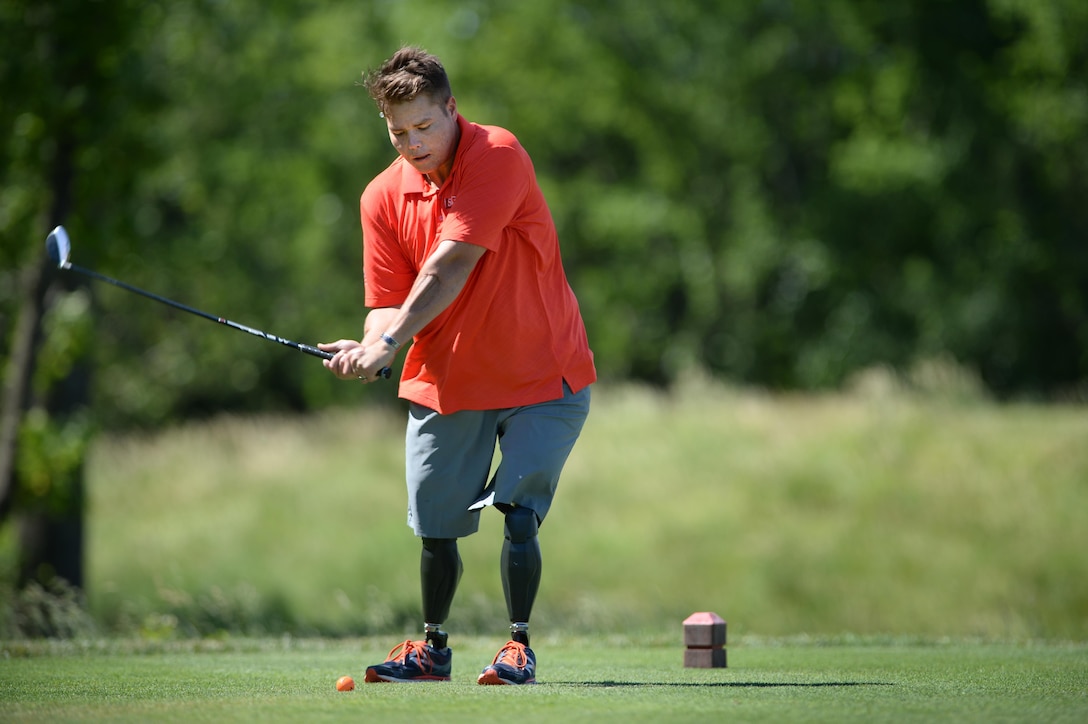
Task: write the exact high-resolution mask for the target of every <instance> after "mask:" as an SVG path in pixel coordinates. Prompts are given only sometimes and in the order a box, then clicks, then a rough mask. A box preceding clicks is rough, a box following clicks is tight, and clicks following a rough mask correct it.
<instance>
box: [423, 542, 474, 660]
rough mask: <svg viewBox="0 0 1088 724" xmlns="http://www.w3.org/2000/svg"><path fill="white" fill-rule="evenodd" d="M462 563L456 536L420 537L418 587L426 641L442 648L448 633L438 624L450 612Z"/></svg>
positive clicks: (443, 620)
mask: <svg viewBox="0 0 1088 724" xmlns="http://www.w3.org/2000/svg"><path fill="white" fill-rule="evenodd" d="M463 570H464V566H463V565H462V563H461V554H460V553H459V552H458V551H457V539H456V538H424V539H423V551H422V553H421V554H420V558H419V579H420V587H421V588H422V590H423V622H424V633H425V635H426V640H427V643H429V644H430V645H431V646H433V647H435V648H436V649H444V648H446V640H447V639H448V635H447V634H446V632H444V631H442V629H441V625H442V624H443V623H445V621H446V618H447V617H448V616H449V615H450V605H451V604H452V603H453V596H454V594H455V593H456V592H457V584H458V583H459V582H460V580H461V573H462V571H463Z"/></svg>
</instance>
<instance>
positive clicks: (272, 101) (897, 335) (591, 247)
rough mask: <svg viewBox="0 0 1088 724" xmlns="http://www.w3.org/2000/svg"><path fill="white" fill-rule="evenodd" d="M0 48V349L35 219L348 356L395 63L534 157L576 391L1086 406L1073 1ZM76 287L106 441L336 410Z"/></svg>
mask: <svg viewBox="0 0 1088 724" xmlns="http://www.w3.org/2000/svg"><path fill="white" fill-rule="evenodd" d="M91 27H93V28H95V31H94V32H88V28H91ZM0 33H2V37H3V41H4V42H3V44H4V48H5V50H4V53H3V61H2V63H0V95H2V97H3V104H2V110H0V129H2V132H0V133H2V137H3V138H4V140H5V142H4V145H3V146H2V147H0V268H2V270H3V271H2V274H0V320H2V321H3V327H4V330H5V335H4V339H5V340H6V339H7V337H8V335H7V333H6V332H7V331H8V330H9V329H10V327H11V325H12V323H13V319H14V314H15V307H16V305H17V297H18V295H17V293H16V292H17V289H18V276H17V270H19V269H20V268H22V267H24V266H26V265H27V264H29V263H31V261H32V260H34V259H36V258H38V256H39V255H40V254H41V253H42V243H41V239H42V238H43V237H44V233H45V231H47V229H48V224H50V223H55V222H56V221H63V222H64V223H65V224H66V225H67V226H68V228H69V231H70V232H71V234H72V238H73V257H74V261H75V262H76V263H78V264H81V265H83V266H89V267H91V268H95V269H97V270H99V271H102V272H103V273H107V274H110V275H111V276H115V277H117V278H120V279H123V280H125V281H128V282H129V283H132V284H135V285H137V286H141V287H143V288H146V289H149V290H152V291H155V292H157V293H159V294H162V295H164V296H168V297H170V298H173V299H177V300H179V301H182V302H185V303H188V304H191V305H192V306H196V307H198V308H200V309H204V310H207V311H210V312H213V313H216V314H220V315H222V316H225V317H228V318H230V319H234V320H236V321H239V322H242V323H245V324H249V325H251V326H255V327H258V328H261V329H268V330H271V331H274V332H276V333H277V334H280V335H282V336H285V337H288V338H291V339H298V340H300V341H311V342H312V341H319V340H330V339H335V338H339V337H343V336H356V335H358V334H359V332H360V325H361V319H362V315H363V311H362V309H361V300H362V285H361V274H360V270H359V266H360V264H359V257H360V248H359V247H360V240H359V231H358V220H357V211H356V203H357V199H358V195H359V193H360V192H361V190H362V188H363V186H364V185H365V184H366V182H367V181H368V180H369V179H370V178H371V177H372V176H373V175H374V174H375V173H377V172H378V171H379V170H380V169H381V168H382V167H383V166H384V165H385V164H386V163H388V162H389V161H390V160H391V159H392V157H393V152H392V149H391V148H390V147H389V144H388V142H387V140H386V138H385V134H384V126H383V125H382V123H381V121H380V119H379V118H378V117H377V114H376V112H375V111H374V109H373V107H372V105H371V103H370V102H369V100H368V99H367V98H366V95H365V92H364V91H363V90H362V89H361V88H358V87H356V85H355V84H356V82H357V80H358V79H359V77H360V72H361V71H363V70H365V69H367V68H369V67H373V66H374V65H376V64H378V63H379V62H380V61H381V60H382V59H384V58H385V57H387V56H388V55H389V54H390V53H391V52H392V51H393V50H394V49H395V48H396V47H397V46H399V45H400V44H401V43H403V42H411V43H415V44H419V45H422V46H424V47H426V48H428V49H429V50H432V51H433V52H436V53H438V54H439V55H440V56H441V57H443V59H444V60H445V62H446V64H447V66H448V69H449V71H450V74H451V76H452V79H453V83H454V90H455V93H456V94H457V96H458V99H459V101H460V107H461V110H462V112H463V113H464V114H465V115H466V116H467V117H468V118H470V119H471V120H475V121H478V122H483V123H495V124H499V125H504V126H507V127H509V128H510V129H512V130H513V131H514V132H515V133H517V134H518V136H519V137H520V138H521V140H522V141H523V143H524V144H525V146H526V147H527V148H528V149H529V151H530V153H531V154H532V155H533V157H534V160H535V162H536V164H537V170H538V173H539V176H540V179H541V182H542V184H543V185H544V187H545V191H546V193H547V195H548V198H549V200H550V202H551V205H552V208H553V213H554V215H555V218H556V221H557V224H558V226H559V229H560V234H561V238H562V241H563V244H564V256H565V259H566V263H567V265H568V270H569V273H570V277H571V281H572V284H573V286H574V287H575V290H576V292H577V293H578V295H579V298H580V299H581V301H582V304H583V308H584V312H585V315H586V319H587V323H588V325H589V327H590V335H591V341H592V344H593V347H594V349H595V351H596V353H597V360H598V364H599V368H600V371H601V373H602V376H603V377H604V378H605V379H637V380H649V381H652V382H654V383H655V384H664V385H669V384H671V383H672V382H673V381H674V379H675V377H676V375H678V374H680V370H683V369H687V368H689V367H691V366H698V367H702V368H705V369H707V370H709V371H710V372H711V373H713V374H715V375H717V376H721V377H724V378H727V379H730V380H733V381H736V382H742V383H753V384H758V385H765V386H770V387H776V388H810V389H811V388H829V387H836V386H838V385H840V384H842V382H843V381H844V380H846V379H848V378H849V377H850V376H851V375H852V374H854V373H855V372H857V371H858V370H860V369H864V368H867V367H869V366H872V365H874V364H880V363H883V364H890V365H893V366H897V367H901V368H907V367H909V366H910V365H912V364H913V363H915V362H916V361H918V360H922V359H929V358H934V357H939V356H947V357H950V358H952V359H955V360H957V361H958V362H959V363H960V364H962V365H964V366H966V367H967V368H969V369H972V370H974V371H976V372H977V373H978V374H979V375H980V376H981V378H982V379H983V380H984V382H985V384H986V385H987V386H988V387H989V388H990V389H992V390H993V391H995V392H996V393H998V394H1001V395H1031V396H1045V397H1054V396H1061V397H1070V396H1073V397H1077V398H1080V397H1083V384H1084V380H1085V376H1086V371H1088V300H1086V299H1085V294H1086V292H1085V290H1086V289H1088V285H1086V284H1085V283H1084V282H1085V280H1086V279H1088V244H1086V243H1085V238H1086V231H1088V211H1086V210H1085V207H1084V204H1083V199H1084V198H1086V197H1088V122H1086V121H1088V86H1086V78H1088V62H1086V57H1088V46H1085V44H1084V43H1083V42H1082V41H1083V38H1084V37H1088V7H1086V6H1085V5H1084V3H1081V2H1078V1H1077V0H1038V1H1036V0H1032V1H1030V2H1028V1H1027V0H1024V1H1018V0H961V1H959V2H955V3H948V2H937V1H933V0H927V1H923V2H914V3H872V2H864V1H862V0H830V1H827V2H824V1H822V0H821V1H817V0H793V1H791V2H787V1H785V0H782V1H779V2H739V3H719V2H710V1H709V0H704V1H697V0H692V1H689V2H683V3H652V2H618V1H613V2H609V1H607V0H604V1H600V2H573V1H570V0H545V1H541V2H533V3H504V2H498V1H497V0H475V1H470V2H458V3H449V2H439V1H437V0H411V1H408V2H392V1H389V0H379V1H375V2H361V3H333V2H318V1H316V0H312V1H310V2H257V0H232V1H231V2H223V3H219V2H206V1H203V0H179V1H178V2H170V3H165V2H129V1H128V0H114V1H113V2H108V3H106V2H100V3H87V2H75V1H73V0H54V1H52V2H35V3H26V2H15V1H13V0H3V2H0ZM62 148H71V149H74V155H73V159H74V161H73V165H74V168H73V169H72V170H73V180H74V182H73V184H72V185H71V187H70V189H68V190H64V189H63V188H61V189H58V188H57V187H56V186H55V185H51V174H54V177H55V170H54V171H51V170H50V169H51V165H50V164H51V163H52V162H53V161H54V160H55V159H56V158H58V154H59V153H60V150H61V149H62ZM58 192H59V193H68V194H70V199H68V200H67V201H68V203H66V204H62V205H60V207H61V208H64V209H66V211H65V212H64V213H63V215H62V218H59V219H58V218H51V217H50V211H49V210H50V209H56V208H58V204H57V199H56V198H55V196H56V194H57V193H58ZM54 215H55V214H54ZM74 293H78V294H82V295H88V294H89V295H91V296H92V297H93V300H92V301H90V302H89V303H87V304H85V310H86V311H85V318H84V319H83V320H82V321H80V320H79V319H75V320H73V319H71V318H70V317H66V318H64V319H65V320H67V321H65V322H64V323H67V324H69V325H73V324H75V325H78V324H83V325H85V326H88V327H92V326H93V333H90V334H88V333H85V334H83V337H82V338H83V339H84V340H85V346H84V347H83V348H82V349H90V350H91V353H92V354H93V359H94V365H93V366H94V369H95V370H96V377H95V382H94V389H95V391H96V393H95V394H96V399H97V403H98V404H97V405H96V407H95V409H96V413H95V414H96V418H97V419H99V420H100V421H101V422H102V423H103V424H106V425H109V426H119V425H120V426H128V425H133V424H139V425H159V424H162V423H163V422H166V421H168V420H171V419H175V418H177V417H179V416H189V415H193V414H202V413H207V412H210V411H217V410H224V409H237V410H242V409H245V410H253V409H284V408H293V409H312V408H319V407H323V406H327V405H331V404H336V403H337V402H338V396H339V394H340V392H341V391H342V390H341V389H340V388H338V387H337V385H336V384H335V381H334V380H333V379H332V378H331V377H330V376H327V375H325V374H323V373H322V372H321V371H320V370H317V369H316V368H315V365H316V362H315V361H314V360H312V359H309V358H305V357H303V356H301V355H296V354H293V353H289V352H288V351H287V350H284V349H281V348H275V347H271V346H269V345H266V344H264V343H262V342H260V341H258V340H255V339H253V338H249V337H247V336H245V335H237V334H234V333H229V334H228V333H226V332H225V331H219V332H216V331H214V330H212V329H210V328H209V327H208V326H207V323H206V322H201V321H200V320H197V319H195V318H185V317H183V316H182V315H178V314H176V313H174V312H172V311H170V310H167V309H165V308H161V307H159V306H158V305H155V304H154V303H151V302H144V301H141V300H137V299H135V298H134V297H131V295H128V294H125V293H123V292H120V291H117V290H113V289H110V288H105V289H103V288H95V289H90V290H87V289H83V290H78V291H76V292H74ZM62 321H64V320H62V319H56V320H54V321H53V322H51V326H50V327H49V329H48V330H47V337H48V338H53V337H54V336H55V335H58V334H61V333H62V330H60V329H59V325H61V324H62ZM86 340H93V342H92V341H86ZM3 344H7V342H4V343H3ZM88 344H89V345H91V346H90V347H87V346H86V345H88ZM391 388H392V386H388V387H387V388H386V389H376V390H375V391H374V393H373V394H374V396H379V397H380V396H385V397H386V398H389V399H391V397H392V389H391Z"/></svg>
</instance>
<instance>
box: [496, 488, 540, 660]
mask: <svg viewBox="0 0 1088 724" xmlns="http://www.w3.org/2000/svg"><path fill="white" fill-rule="evenodd" d="M538 526H539V523H538V521H537V518H536V513H535V512H533V511H532V510H531V509H529V508H512V509H510V510H509V511H508V512H507V513H506V540H505V541H504V542H503V546H502V590H503V593H505V594H506V610H507V613H509V614H510V622H511V623H525V624H527V623H528V622H529V614H531V613H532V611H533V602H534V601H535V600H536V593H537V589H538V588H539V587H540V571H541V568H542V561H541V557H540V542H539V540H538V539H537V535H536V534H537V528H538ZM517 633H518V634H522V635H523V637H524V639H525V640H524V641H521V643H524V644H528V643H529V641H528V638H529V636H528V631H527V630H526V631H524V632H522V631H518V632H517ZM515 640H517V638H515Z"/></svg>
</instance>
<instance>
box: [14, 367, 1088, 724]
mask: <svg viewBox="0 0 1088 724" xmlns="http://www.w3.org/2000/svg"><path fill="white" fill-rule="evenodd" d="M360 388H361V386H360ZM947 392H948V394H944V393H942V392H941V391H940V390H938V391H937V392H931V393H930V394H928V395H913V394H905V393H903V392H902V390H900V389H896V388H895V387H894V386H893V387H890V388H888V387H885V388H880V387H876V388H867V391H866V392H864V393H851V394H838V395H825V396H814V395H805V396H773V395H765V394H760V393H758V392H750V391H738V390H735V389H729V388H725V387H722V386H718V385H715V384H713V383H710V382H706V381H700V380H698V379H696V378H694V377H693V378H691V379H689V380H688V381H687V382H686V383H685V386H682V387H681V388H680V389H679V390H677V391H676V393H675V394H673V395H671V396H664V395H661V394H658V393H656V392H653V391H648V390H645V389H637V388H615V389H609V388H608V387H606V386H601V388H600V389H597V390H595V399H594V408H593V412H592V413H591V417H590V420H589V421H588V423H587V425H586V429H585V432H584V434H583V437H582V439H581V441H580V442H579V444H578V447H576V448H575V451H574V454H573V455H572V456H571V459H570V462H569V464H568V466H567V470H566V473H565V475H564V478H563V482H562V483H561V486H560V492H559V495H558V498H557V500H556V503H555V506H554V507H553V509H552V514H551V515H550V516H549V518H548V519H547V520H546V521H545V523H544V525H543V526H542V528H541V546H542V548H543V551H544V579H543V581H542V586H541V594H540V597H539V599H538V601H537V607H536V609H535V610H534V613H533V620H532V625H533V645H534V649H536V651H537V654H538V657H539V670H538V679H539V681H540V683H539V684H538V685H537V686H533V687H521V688H512V687H479V686H476V685H475V683H474V682H475V677H476V675H477V674H478V673H479V671H480V669H481V668H482V667H483V666H485V665H486V664H488V663H490V661H491V658H492V656H493V655H494V653H495V651H496V650H497V648H498V647H499V646H500V645H501V644H502V642H503V641H505V640H506V636H507V621H506V620H505V618H506V616H505V610H504V608H505V607H504V605H503V595H502V587H501V583H500V579H499V575H498V554H499V547H500V543H501V539H502V519H501V516H499V515H497V514H495V513H494V512H493V511H486V512H485V515H484V517H483V520H482V524H481V531H480V533H479V534H478V535H476V536H473V537H470V538H468V539H465V540H464V541H462V546H461V553H462V557H463V558H464V562H465V575H464V577H463V579H462V581H461V586H460V589H459V592H458V596H457V599H456V600H455V602H454V606H453V610H452V611H451V615H450V618H449V620H448V621H447V622H446V628H447V630H448V631H449V632H450V634H451V640H450V642H451V645H452V646H453V647H454V651H455V655H454V681H452V682H450V683H449V684H439V685H427V684H419V685H365V684H362V683H360V684H359V687H358V688H357V689H356V691H354V692H350V693H338V692H336V690H335V682H336V680H337V678H338V677H340V676H342V675H345V674H350V675H352V676H354V677H355V678H356V680H357V681H361V679H362V676H363V672H364V670H365V667H366V665H367V664H371V663H376V662H379V661H381V660H383V659H384V658H385V656H386V653H387V652H388V651H389V649H390V648H392V647H393V646H394V645H395V644H397V643H398V642H400V641H403V640H404V639H405V638H408V637H412V638H418V637H419V634H420V629H421V628H422V622H421V621H420V612H419V587H418V586H419V578H418V577H419V547H418V545H419V544H418V542H417V541H416V540H415V539H414V538H413V537H412V535H411V533H410V531H409V530H408V529H407V527H406V526H405V525H404V490H403V482H402V456H403V425H404V421H403V417H402V415H401V414H400V413H399V412H397V411H390V410H380V409H370V408H368V406H367V404H366V398H365V394H366V392H365V391H364V390H362V389H357V388H355V387H352V388H349V389H348V390H347V392H346V393H345V395H358V396H359V400H358V406H357V409H341V410H329V411H325V412H322V413H318V414H314V415H310V416H306V417H294V418H290V417H288V418H278V417H258V418H230V417H223V418H219V419H214V420H210V421H207V422H201V423H189V424H186V425H184V426H181V427H178V428H174V429H170V430H165V431H160V432H156V433H154V434H149V435H140V434H130V435H104V436H102V437H101V438H99V439H98V440H96V441H95V443H94V446H93V449H92V450H91V455H90V457H89V459H88V470H87V497H88V516H87V602H88V607H89V611H90V614H89V615H88V614H87V613H85V612H83V611H81V610H80V609H78V608H76V607H73V606H68V607H63V606H61V607H57V608H55V609H53V610H51V611H50V615H51V616H53V620H54V622H59V623H61V624H64V626H65V629H66V631H67V632H68V635H69V638H68V639H66V640H59V641H58V640H53V641H48V640H46V641H42V640H26V639H24V638H20V637H18V636H14V637H11V636H9V640H7V641H0V721H51V722H52V721H162V720H172V721H216V722H218V721H232V720H234V721H292V722H294V721H299V722H311V721H360V720H365V721H383V720H385V721H413V722H420V721H435V722H469V721H471V722H480V721H510V720H511V718H513V719H514V720H516V721H519V722H522V721H530V722H532V721H542V722H543V721H547V722H552V721H561V722H575V721H594V722H596V721H618V722H623V721H647V722H657V721H668V722H672V721H767V722H781V721H828V722H842V721H865V722H872V721H894V722H901V721H919V722H921V721H957V722H959V721H980V722H981V721H986V722H990V721H999V722H1001V721H1008V722H1044V721H1045V722H1061V721H1069V722H1082V721H1088V556H1086V555H1085V551H1086V550H1088V445H1085V440H1088V412H1086V410H1085V408H1083V407H1081V406H1073V405H1068V406H1044V405H1028V404H1021V405H996V404H993V403H990V402H987V401H985V400H982V399H979V398H978V397H971V396H969V395H968V396H966V397H965V396H962V395H960V394H959V393H960V392H961V391H960V390H958V389H956V388H953V389H951V390H948V391H947ZM11 540H12V536H11V530H10V526H9V528H8V529H7V530H6V531H3V530H0V554H3V556H5V557H6V558H7V559H8V560H10V558H11V552H10V551H11V542H10V541H11ZM5 541H6V542H5ZM5 546H6V548H5ZM0 603H4V602H3V601H0ZM39 603H40V602H39ZM12 610H14V607H12ZM0 611H7V612H8V613H9V614H10V611H8V608H6V607H4V606H0ZM695 611H714V612H716V613H719V614H720V615H721V616H723V617H724V618H725V619H726V620H727V621H728V657H729V667H728V668H727V669H717V670H697V669H685V668H684V667H683V650H682V641H683V634H682V621H683V619H684V618H686V617H687V616H688V615H689V614H691V613H693V612H695ZM8 619H9V620H8V621H7V623H8V625H9V627H10V625H11V616H10V615H9V617H8ZM24 620H25V619H24Z"/></svg>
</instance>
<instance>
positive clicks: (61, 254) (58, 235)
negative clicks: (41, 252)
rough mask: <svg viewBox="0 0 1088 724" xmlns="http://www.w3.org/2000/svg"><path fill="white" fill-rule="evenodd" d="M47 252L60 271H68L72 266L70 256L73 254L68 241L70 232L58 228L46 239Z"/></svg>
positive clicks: (60, 227)
mask: <svg viewBox="0 0 1088 724" xmlns="http://www.w3.org/2000/svg"><path fill="white" fill-rule="evenodd" d="M45 250H46V251H47V252H48V253H49V258H50V259H52V260H53V263H54V264H56V265H57V268H58V269H67V268H68V267H69V265H70V262H69V261H68V255H69V254H71V253H72V244H71V242H70V241H68V232H67V231H65V230H64V227H63V226H58V227H57V228H55V229H53V231H51V232H50V233H49V236H47V237H45Z"/></svg>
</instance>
